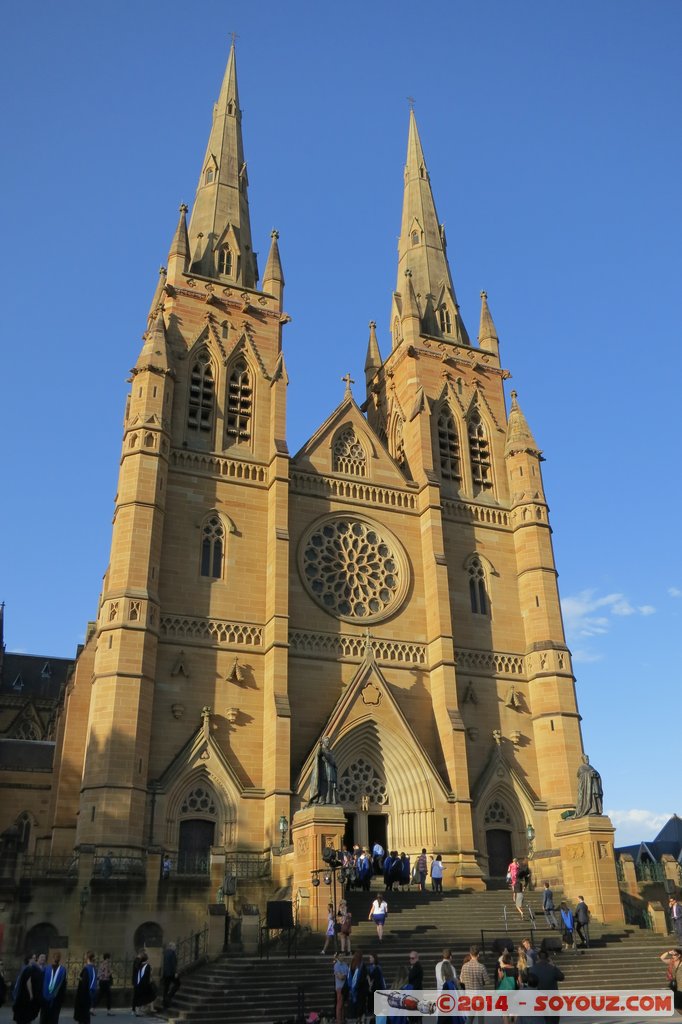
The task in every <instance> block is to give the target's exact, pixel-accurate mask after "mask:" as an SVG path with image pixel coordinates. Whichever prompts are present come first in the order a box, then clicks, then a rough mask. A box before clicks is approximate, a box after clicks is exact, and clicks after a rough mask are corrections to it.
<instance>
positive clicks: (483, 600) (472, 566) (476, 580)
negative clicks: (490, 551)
mask: <svg viewBox="0 0 682 1024" xmlns="http://www.w3.org/2000/svg"><path fill="white" fill-rule="evenodd" d="M467 571H468V573H469V599H470V601H471V610H472V612H473V613H474V615H489V614H490V600H489V598H488V589H487V587H486V578H485V569H484V568H483V565H482V563H481V560H480V558H477V557H476V556H474V557H473V558H471V559H469V563H468V567H467Z"/></svg>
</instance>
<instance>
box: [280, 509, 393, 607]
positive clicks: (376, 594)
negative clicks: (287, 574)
mask: <svg viewBox="0 0 682 1024" xmlns="http://www.w3.org/2000/svg"><path fill="white" fill-rule="evenodd" d="M300 568H301V576H302V578H303V581H304V583H305V585H306V588H307V590H308V592H309V593H310V595H311V597H313V598H314V599H315V601H317V602H318V604H320V605H321V606H322V607H323V608H324V610H325V611H326V612H329V614H330V615H334V616H336V617H338V618H340V619H346V620H348V621H351V622H357V621H363V622H373V621H376V620H377V619H380V618H385V617H386V616H388V615H391V614H393V612H395V611H396V610H397V608H398V607H399V605H400V604H401V602H402V600H403V598H404V597H405V593H406V590H407V581H408V570H407V560H406V558H405V556H404V554H403V552H402V551H401V549H400V546H399V544H398V541H397V540H396V539H395V538H394V537H392V536H390V535H389V534H388V531H386V530H384V529H383V528H380V527H377V526H375V525H374V524H372V523H369V522H367V521H366V520H363V519H358V518H355V517H353V516H345V515H338V516H331V517H328V518H326V519H324V520H323V521H322V522H320V523H318V524H317V525H316V526H314V527H313V528H312V529H311V530H310V531H309V532H308V534H307V535H306V536H305V537H304V538H303V541H302V544H301V548H300Z"/></svg>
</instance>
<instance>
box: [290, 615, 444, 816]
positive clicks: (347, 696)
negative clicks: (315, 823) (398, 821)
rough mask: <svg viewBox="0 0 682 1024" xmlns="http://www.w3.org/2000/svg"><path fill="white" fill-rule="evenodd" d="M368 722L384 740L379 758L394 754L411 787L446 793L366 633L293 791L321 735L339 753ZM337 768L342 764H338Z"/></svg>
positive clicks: (306, 773)
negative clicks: (350, 675)
mask: <svg viewBox="0 0 682 1024" xmlns="http://www.w3.org/2000/svg"><path fill="white" fill-rule="evenodd" d="M368 725H372V726H374V728H375V729H377V728H378V734H379V736H380V737H381V738H382V740H383V742H384V744H385V749H384V759H385V761H386V764H387V766H388V765H389V763H390V760H391V758H392V759H393V771H394V772H395V773H398V772H401V771H402V773H408V774H409V775H410V776H411V777H412V779H413V785H414V787H415V790H416V789H424V790H428V789H432V788H433V787H438V788H439V789H440V790H441V793H442V794H443V795H444V796H445V797H446V798H447V797H449V796H450V793H449V790H448V789H447V787H446V786H445V784H444V782H443V779H442V777H441V775H440V774H439V772H438V771H437V769H436V767H435V765H434V764H433V762H432V761H431V759H430V757H429V755H428V753H427V752H426V750H425V748H424V747H423V746H422V744H421V743H420V741H419V740H418V738H417V736H416V735H415V733H414V732H413V730H412V726H411V725H410V723H409V721H408V720H407V718H406V717H405V715H404V713H403V711H402V709H401V707H400V705H399V703H398V701H397V700H396V698H395V696H394V695H393V692H392V690H391V688H390V686H389V685H388V683H387V681H386V679H385V677H384V675H383V673H382V672H381V670H380V669H379V666H378V665H377V663H376V660H375V657H374V652H373V650H372V641H371V637H370V636H369V635H368V636H367V640H366V648H365V657H364V659H363V661H362V664H361V665H360V666H359V668H358V670H357V672H356V673H355V676H354V677H353V679H352V680H351V682H350V683H349V684H348V686H346V687H345V689H344V690H343V692H342V693H341V695H340V697H339V699H338V701H337V702H336V705H335V707H334V709H333V710H332V713H331V714H330V716H329V718H328V719H327V723H326V725H325V727H324V729H323V730H322V733H321V734H320V736H319V737H318V740H317V741H316V742H315V744H314V745H313V748H312V750H311V751H310V753H309V755H308V757H307V758H306V760H305V762H304V764H303V767H302V768H301V771H300V774H299V777H298V780H297V782H296V784H295V788H296V790H297V791H299V792H305V790H306V788H307V786H308V784H309V781H310V774H311V771H312V767H313V761H314V758H315V756H316V753H317V749H318V745H319V742H320V740H321V739H322V737H324V736H328V737H329V738H330V740H331V746H332V749H333V750H334V752H335V753H336V754H337V755H338V754H341V755H343V752H344V750H349V749H352V745H353V744H352V736H353V734H357V733H359V732H361V731H362V730H363V729H365V728H366V727H367V726H368ZM398 745H400V746H398ZM341 762H343V756H342V757H341ZM400 765H402V768H401V767H400ZM421 766H424V767H421ZM339 767H343V763H341V764H340V765H339ZM420 806H421V805H420ZM426 806H428V805H426Z"/></svg>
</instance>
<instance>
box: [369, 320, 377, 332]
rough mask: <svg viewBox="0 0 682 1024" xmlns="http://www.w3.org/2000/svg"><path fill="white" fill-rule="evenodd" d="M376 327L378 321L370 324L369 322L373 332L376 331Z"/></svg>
mask: <svg viewBox="0 0 682 1024" xmlns="http://www.w3.org/2000/svg"><path fill="white" fill-rule="evenodd" d="M376 326H377V322H376V320H370V322H369V327H370V330H372V329H374V330H376Z"/></svg>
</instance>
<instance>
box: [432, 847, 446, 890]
mask: <svg viewBox="0 0 682 1024" xmlns="http://www.w3.org/2000/svg"><path fill="white" fill-rule="evenodd" d="M431 888H432V890H433V891H434V892H442V891H443V858H442V857H441V855H440V854H438V856H437V857H436V859H435V860H432V861H431Z"/></svg>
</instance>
